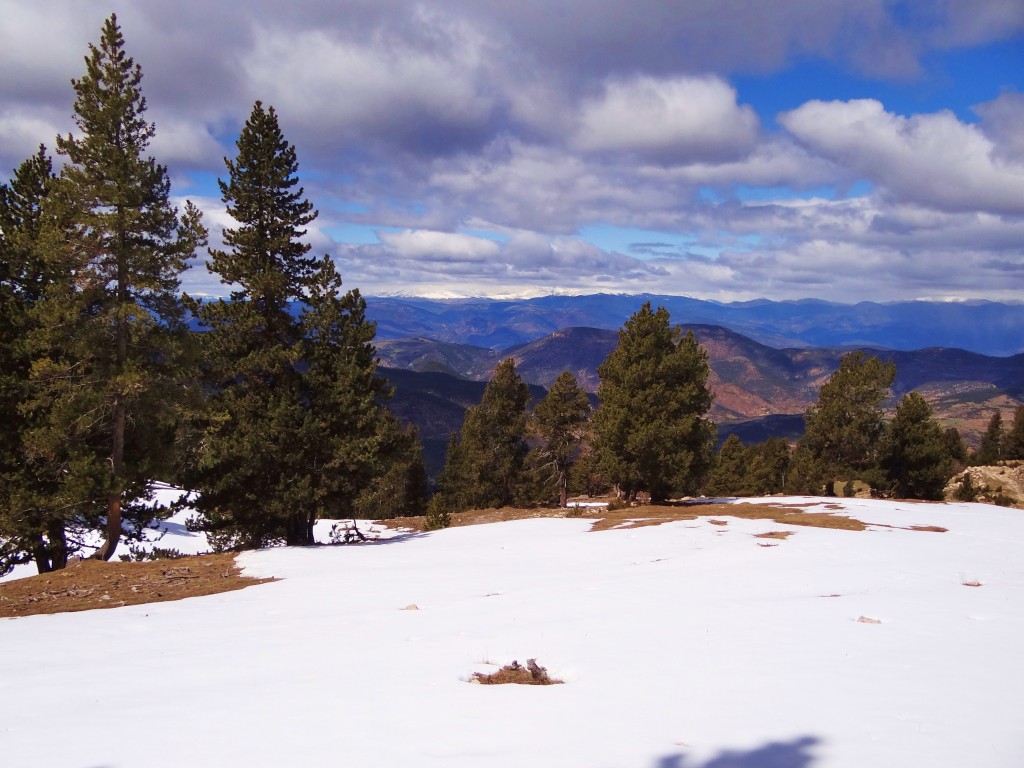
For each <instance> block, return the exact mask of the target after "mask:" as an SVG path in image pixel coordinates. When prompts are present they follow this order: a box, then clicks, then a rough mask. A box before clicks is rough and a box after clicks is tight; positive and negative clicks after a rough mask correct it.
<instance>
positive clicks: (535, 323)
mask: <svg viewBox="0 0 1024 768" xmlns="http://www.w3.org/2000/svg"><path fill="white" fill-rule="evenodd" d="M645 301H650V302H651V305H652V306H654V307H659V306H663V307H665V308H666V309H667V310H668V311H669V314H670V315H671V316H672V321H673V322H674V323H680V324H684V325H719V326H723V327H725V328H729V329H731V330H733V331H736V332H737V333H741V334H743V335H744V336H747V337H749V338H751V339H753V340H755V341H758V342H760V343H762V344H765V345H768V346H771V347H775V348H786V347H877V348H883V349H899V350H914V349H924V348H926V347H952V348H957V349H965V350H969V351H972V352H978V353H981V354H984V355H1001V356H1005V355H1014V354H1017V353H1019V352H1024V333H1022V329H1024V304H1001V303H996V302H986V301H971V302H930V301H908V302H900V303H891V304H879V303H874V302H861V303H859V304H834V303H829V302H824V301H817V300H812V299H806V300H801V301H769V300H767V299H759V300H757V301H747V302H733V303H729V304H723V303H719V302H714V301H704V300H701V299H693V298H689V297H685V296H659V295H646V294H645V295H621V294H595V295H590V296H543V297H540V298H534V299H522V300H514V301H508V300H496V299H452V300H442V299H424V298H396V297H370V298H368V299H367V315H368V317H369V318H370V319H371V320H375V321H376V322H377V338H378V339H404V338H412V337H422V338H429V339H434V340H436V341H447V342H452V343H456V344H471V345H474V346H479V347H488V348H490V349H508V348H509V347H513V346H515V345H517V344H526V343H529V342H531V341H535V340H536V339H539V338H541V337H543V336H546V335H548V334H550V333H553V332H555V331H558V330H561V329H564V328H574V327H576V328H599V329H605V330H617V329H618V328H620V327H622V324H623V323H624V322H625V321H626V319H627V318H629V316H630V315H632V314H633V313H634V312H636V311H637V310H638V309H639V308H640V305H641V304H643V302H645Z"/></svg>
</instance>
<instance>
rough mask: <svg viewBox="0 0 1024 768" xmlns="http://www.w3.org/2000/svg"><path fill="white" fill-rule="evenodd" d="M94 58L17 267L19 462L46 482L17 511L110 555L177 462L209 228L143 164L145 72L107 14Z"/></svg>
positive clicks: (56, 536) (40, 161)
mask: <svg viewBox="0 0 1024 768" xmlns="http://www.w3.org/2000/svg"><path fill="white" fill-rule="evenodd" d="M89 49H90V53H89V56H88V57H87V58H86V73H85V75H84V76H83V77H82V78H81V79H79V80H74V81H72V83H73V87H74V91H75V102H74V121H75V125H76V128H77V134H76V135H72V134H69V135H67V136H59V137H57V150H58V152H59V153H60V154H62V155H64V157H65V162H64V165H63V167H62V169H61V173H60V176H59V177H58V178H57V179H55V180H52V181H50V180H49V179H48V178H46V177H47V176H48V161H47V160H45V158H44V156H43V154H42V153H40V155H38V156H37V158H36V171H35V190H36V191H37V193H38V191H40V190H42V189H44V188H45V190H46V194H45V198H44V199H43V200H42V208H41V215H40V219H39V221H38V224H39V226H38V229H35V230H34V231H32V232H31V234H28V233H26V232H22V233H21V234H22V235H26V236H25V237H23V239H21V241H20V245H18V249H19V250H20V254H21V255H20V256H19V258H20V259H21V261H20V263H19V266H18V267H17V268H16V269H15V270H13V273H14V274H16V275H19V276H20V277H19V279H21V280H22V281H23V283H22V287H23V288H25V286H26V285H28V283H32V284H33V285H34V288H33V289H31V290H28V291H23V292H22V294H21V295H22V298H23V299H26V300H27V301H28V304H29V305H30V306H29V309H28V314H27V318H26V320H27V333H26V334H25V342H26V346H25V355H26V356H27V357H26V358H23V360H25V359H28V360H30V361H31V362H30V373H29V390H28V391H29V393H30V397H28V398H27V399H26V400H25V401H24V402H22V403H21V405H20V410H21V412H22V413H23V414H24V415H25V417H26V418H27V419H28V420H29V421H30V422H31V427H30V428H29V429H27V430H26V431H25V432H24V433H23V441H24V449H25V456H26V458H27V462H26V466H28V467H31V468H32V471H35V472H37V473H39V474H37V477H36V480H42V481H43V482H44V483H46V484H47V485H48V488H47V491H48V493H47V494H46V496H47V499H46V501H45V502H44V501H43V500H42V499H41V498H38V496H37V497H36V498H23V499H21V500H20V501H21V505H22V509H23V510H31V514H32V515H33V516H35V517H36V523H37V524H41V523H42V522H43V519H44V518H45V519H46V520H47V521H48V524H47V528H48V532H47V536H48V537H49V540H50V541H51V542H53V541H56V542H57V543H58V546H62V545H60V541H61V539H62V537H63V532H62V531H60V530H59V528H60V527H61V524H62V522H61V518H63V522H64V523H68V524H71V523H73V524H74V525H76V526H86V527H94V528H105V534H106V540H105V542H104V544H103V545H102V546H101V548H100V550H99V552H98V553H97V554H98V556H100V557H103V558H109V557H110V556H111V555H112V554H113V552H114V550H115V548H116V547H117V544H118V541H119V540H120V538H121V536H122V523H123V522H124V523H129V524H135V525H136V526H138V525H142V524H144V523H145V522H148V513H147V512H146V511H145V510H144V505H142V504H141V503H140V501H141V500H142V499H143V498H144V497H145V494H146V489H147V487H148V485H149V482H150V481H151V480H152V479H154V478H155V477H157V476H158V475H161V474H166V472H167V471H168V470H169V467H170V466H171V464H172V461H173V445H174V440H173V433H174V424H175V420H176V413H175V408H176V404H177V393H178V392H180V391H181V390H182V385H183V377H182V375H181V368H180V365H179V364H178V362H179V350H180V343H181V339H182V336H183V334H184V324H183V323H182V312H181V306H180V301H179V299H178V296H177V291H178V288H179V277H180V274H181V272H182V271H183V269H184V267H185V262H186V260H187V259H188V258H190V257H191V255H192V254H193V252H194V250H195V249H196V248H197V247H198V246H199V245H200V244H202V243H203V242H204V238H205V230H203V228H202V225H201V222H200V218H199V215H198V211H197V210H196V209H194V208H192V207H189V208H188V210H187V212H186V214H185V215H184V216H183V217H181V218H179V217H178V215H177V211H176V210H175V209H174V207H173V206H172V205H171V203H170V181H169V178H168V175H167V171H166V169H165V168H164V167H163V166H161V165H158V164H157V163H156V161H155V160H153V159H152V158H151V157H148V156H147V154H146V153H147V150H148V146H149V143H150V141H151V140H152V138H153V136H154V128H153V126H152V125H151V124H150V123H148V122H146V120H145V119H144V113H145V110H146V102H145V99H144V98H143V96H142V93H141V80H142V71H141V68H140V67H139V66H138V65H137V64H135V63H134V61H133V60H132V59H131V58H130V57H129V56H127V55H126V54H125V52H124V39H123V37H122V35H121V31H120V28H119V27H118V25H117V20H116V18H115V17H114V16H111V17H110V18H109V19H108V20H107V21H106V23H105V24H104V26H103V29H102V32H101V38H100V42H99V44H98V45H90V46H89ZM44 164H45V166H46V169H47V172H46V173H42V174H41V170H42V169H43V165H44ZM35 198H36V200H35V201H34V202H38V200H39V196H38V194H36V195H35ZM39 289H41V291H40V290H39ZM36 487H37V488H38V487H39V486H38V485H37V486H36ZM29 495H30V496H32V495H34V494H29ZM44 505H45V506H46V507H47V508H48V509H49V512H47V511H45V510H41V507H42V506H44ZM58 510H59V512H57V511H58ZM38 512H42V514H41V515H40V514H36V513H38ZM54 513H56V514H54ZM136 513H137V514H136ZM104 517H105V521H104V520H103V518H104ZM62 557H63V555H62V554H58V555H57V559H58V562H59V561H60V560H61V559H62ZM37 562H39V561H38V559H37ZM52 564H53V563H51V565H52Z"/></svg>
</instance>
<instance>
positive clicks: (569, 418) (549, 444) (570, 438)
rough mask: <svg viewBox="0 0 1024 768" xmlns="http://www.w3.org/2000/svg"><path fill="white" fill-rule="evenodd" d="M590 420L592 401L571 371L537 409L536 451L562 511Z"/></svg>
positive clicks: (534, 418)
mask: <svg viewBox="0 0 1024 768" xmlns="http://www.w3.org/2000/svg"><path fill="white" fill-rule="evenodd" d="M589 418H590V400H588V399H587V393H586V392H584V391H583V390H582V389H580V387H579V384H578V383H577V381H576V377H575V376H573V375H572V374H571V373H570V372H569V371H562V373H560V374H559V375H558V378H557V379H555V382H554V384H552V385H551V389H549V390H548V393H547V395H546V396H545V397H544V399H543V400H541V401H540V402H539V403H537V406H536V407H535V408H534V409H533V419H532V427H533V431H534V432H535V433H536V434H537V436H538V437H539V438H540V439H541V441H542V443H541V445H539V446H538V447H537V449H536V451H537V456H538V458H539V461H540V466H541V470H542V471H544V472H546V473H547V474H549V475H550V476H551V477H552V478H553V479H554V481H555V485H556V486H557V488H558V505H559V506H560V507H565V506H566V504H567V503H568V495H569V492H568V488H569V472H570V470H571V469H572V465H573V463H574V462H575V458H576V454H577V452H578V451H579V448H580V445H581V443H582V441H583V437H584V434H583V433H584V429H585V427H586V423H587V420H588V419H589Z"/></svg>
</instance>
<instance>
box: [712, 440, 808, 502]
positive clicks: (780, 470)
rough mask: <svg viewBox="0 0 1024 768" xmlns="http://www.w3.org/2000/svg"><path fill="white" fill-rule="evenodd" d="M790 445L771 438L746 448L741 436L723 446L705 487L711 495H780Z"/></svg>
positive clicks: (786, 469) (784, 479)
mask: <svg viewBox="0 0 1024 768" xmlns="http://www.w3.org/2000/svg"><path fill="white" fill-rule="evenodd" d="M789 462H790V458H789V444H788V443H787V442H786V441H785V440H784V439H783V438H769V439H768V440H765V441H764V442H762V443H755V444H754V445H751V446H744V445H743V443H742V442H741V441H740V439H739V437H738V436H737V435H729V437H727V438H726V440H725V442H724V443H723V444H722V448H721V450H719V452H718V456H717V457H716V458H715V464H714V467H713V468H712V470H711V472H710V474H709V475H708V480H707V483H706V485H705V486H704V493H705V494H707V495H709V496H766V495H768V494H771V493H778V492H779V491H781V490H782V489H783V487H784V486H785V484H786V474H787V472H788V470H789Z"/></svg>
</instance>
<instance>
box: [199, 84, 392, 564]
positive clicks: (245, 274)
mask: <svg viewBox="0 0 1024 768" xmlns="http://www.w3.org/2000/svg"><path fill="white" fill-rule="evenodd" d="M237 146H238V155H237V157H236V159H235V160H234V161H232V160H225V163H226V165H227V169H228V175H229V179H228V181H226V182H225V181H221V182H220V187H221V192H222V194H223V197H224V201H225V203H226V204H227V207H228V213H230V214H231V216H232V218H234V220H235V221H236V222H237V223H238V226H237V227H235V228H232V229H227V230H225V232H224V242H225V244H226V245H227V246H228V247H229V250H223V251H211V252H210V255H211V259H210V262H209V264H208V266H209V268H210V269H211V271H213V272H215V273H216V274H218V275H219V276H220V279H221V281H222V282H223V283H225V284H230V285H233V286H235V288H234V289H233V290H232V292H231V296H230V301H224V300H221V301H217V302H214V303H209V304H205V305H202V306H197V307H196V311H197V313H198V315H199V317H200V318H201V320H202V322H203V323H204V324H205V325H206V326H207V327H208V328H209V329H210V330H209V333H207V334H205V335H204V342H205V346H206V351H207V358H208V366H209V375H210V388H211V389H212V391H213V397H212V398H211V407H210V412H209V413H208V414H207V415H206V425H205V431H204V435H203V440H202V444H203V450H202V453H201V455H200V457H199V461H198V465H197V467H196V469H195V471H194V472H193V477H192V480H191V484H192V485H195V486H197V487H198V488H199V489H200V491H201V495H200V498H199V500H198V501H197V503H196V508H197V510H198V511H199V512H200V514H201V516H202V517H201V522H202V525H203V526H204V527H205V528H206V529H207V530H209V531H210V535H211V537H212V538H211V540H212V541H213V542H214V544H215V546H216V547H218V548H221V549H223V548H227V547H236V548H238V547H243V548H244V547H256V546H265V545H267V544H270V543H273V542H276V541H284V542H285V543H287V544H289V545H305V544H312V543H313V525H314V522H315V521H316V519H317V518H318V517H343V516H344V517H350V516H352V515H353V514H354V513H355V502H356V499H357V498H358V497H359V494H360V493H362V492H363V491H364V490H365V489H366V488H367V487H368V486H370V484H371V483H372V482H373V480H374V478H376V477H378V476H379V475H383V474H385V473H386V471H387V470H388V469H389V467H387V466H384V459H385V458H386V453H387V451H388V450H391V448H393V446H390V447H389V446H388V441H389V440H390V441H391V443H394V442H395V440H396V438H394V437H393V436H390V435H389V434H388V433H387V430H384V429H382V427H381V424H380V420H381V419H382V418H383V410H382V406H381V404H380V400H381V399H383V398H385V397H387V396H389V394H390V391H389V390H388V388H387V387H386V386H385V383H384V381H383V379H381V378H379V377H377V376H376V375H375V369H376V351H375V349H374V347H373V344H372V341H373V337H374V334H375V330H376V326H375V325H374V324H373V323H371V322H369V321H367V319H366V303H365V301H364V300H363V298H362V297H361V296H360V295H359V292H358V291H355V290H353V291H348V292H347V293H344V294H343V293H341V278H340V276H339V275H338V274H337V271H336V270H335V267H334V264H333V262H332V261H331V259H330V258H329V257H327V256H325V257H324V258H323V259H322V260H320V261H319V262H318V261H317V260H316V259H313V258H311V257H309V256H308V255H307V254H308V251H309V246H308V245H307V244H305V243H303V242H302V237H303V235H305V229H304V227H305V226H306V225H308V224H309V223H311V222H312V221H313V220H314V219H315V218H316V215H317V212H316V211H315V210H314V209H313V206H312V204H311V203H310V202H309V201H307V200H306V199H305V193H304V191H303V189H302V188H301V187H298V177H297V175H296V174H297V172H298V160H297V157H296V153H295V148H294V146H292V145H291V144H289V143H288V142H287V141H286V140H285V139H284V136H283V134H282V133H281V129H280V126H279V124H278V120H277V115H276V113H275V112H274V109H273V108H269V109H264V108H263V105H262V104H261V103H260V102H258V101H257V102H256V104H255V105H254V107H253V110H252V113H251V114H250V116H249V119H248V120H247V121H246V124H245V126H244V127H243V129H242V132H241V134H240V136H239V138H238V142H237ZM299 304H302V305H303V306H304V309H303V310H302V312H301V316H300V317H295V315H294V314H293V312H292V307H293V306H297V305H299Z"/></svg>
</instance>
